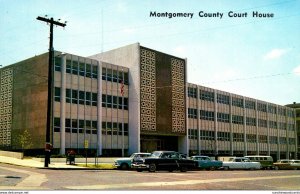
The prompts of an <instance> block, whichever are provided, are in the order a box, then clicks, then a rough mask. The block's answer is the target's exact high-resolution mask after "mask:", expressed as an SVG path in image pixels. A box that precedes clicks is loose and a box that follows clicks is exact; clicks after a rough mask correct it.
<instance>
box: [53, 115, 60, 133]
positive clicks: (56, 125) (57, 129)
mask: <svg viewBox="0 0 300 194" xmlns="http://www.w3.org/2000/svg"><path fill="white" fill-rule="evenodd" d="M54 132H60V118H57V117H55V118H54Z"/></svg>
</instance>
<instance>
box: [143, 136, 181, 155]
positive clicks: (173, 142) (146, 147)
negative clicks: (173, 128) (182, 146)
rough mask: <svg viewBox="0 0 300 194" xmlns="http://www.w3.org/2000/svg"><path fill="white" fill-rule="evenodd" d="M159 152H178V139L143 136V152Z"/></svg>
mask: <svg viewBox="0 0 300 194" xmlns="http://www.w3.org/2000/svg"><path fill="white" fill-rule="evenodd" d="M157 150H170V151H178V137H175V136H171V137H170V136H148V135H143V136H141V152H153V151H157Z"/></svg>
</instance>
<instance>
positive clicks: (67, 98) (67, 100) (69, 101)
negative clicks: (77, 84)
mask: <svg viewBox="0 0 300 194" xmlns="http://www.w3.org/2000/svg"><path fill="white" fill-rule="evenodd" d="M66 103H71V90H70V89H66Z"/></svg>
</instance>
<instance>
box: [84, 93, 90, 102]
mask: <svg viewBox="0 0 300 194" xmlns="http://www.w3.org/2000/svg"><path fill="white" fill-rule="evenodd" d="M85 104H86V105H91V92H85Z"/></svg>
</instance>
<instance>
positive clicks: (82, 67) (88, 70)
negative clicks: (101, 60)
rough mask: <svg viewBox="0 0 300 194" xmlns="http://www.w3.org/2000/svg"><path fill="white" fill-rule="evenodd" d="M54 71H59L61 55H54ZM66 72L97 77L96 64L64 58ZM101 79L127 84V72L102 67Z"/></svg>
mask: <svg viewBox="0 0 300 194" xmlns="http://www.w3.org/2000/svg"><path fill="white" fill-rule="evenodd" d="M54 64H55V65H54V69H55V71H61V67H62V61H61V57H55V63H54ZM66 73H70V74H73V75H78V76H84V77H89V78H94V79H97V78H98V66H97V65H92V64H89V63H84V62H80V61H77V60H70V59H67V60H66ZM102 80H105V81H110V82H116V83H122V82H123V83H124V84H125V85H128V72H124V71H118V70H113V69H109V68H105V67H103V68H102Z"/></svg>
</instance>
